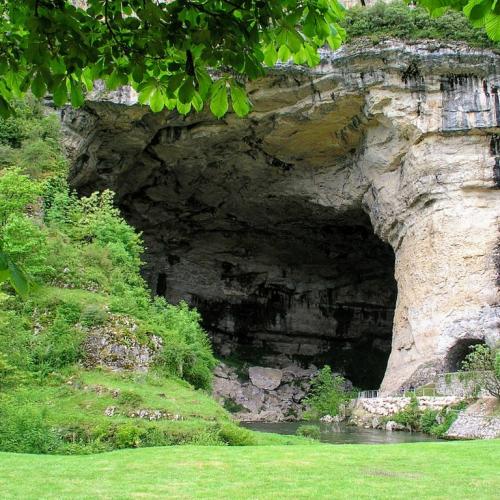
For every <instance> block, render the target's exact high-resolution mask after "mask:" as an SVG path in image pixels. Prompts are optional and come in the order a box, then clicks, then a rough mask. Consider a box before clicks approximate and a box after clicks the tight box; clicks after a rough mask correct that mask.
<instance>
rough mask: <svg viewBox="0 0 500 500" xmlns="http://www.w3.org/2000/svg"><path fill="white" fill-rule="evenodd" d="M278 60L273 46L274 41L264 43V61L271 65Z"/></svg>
mask: <svg viewBox="0 0 500 500" xmlns="http://www.w3.org/2000/svg"><path fill="white" fill-rule="evenodd" d="M277 62H278V51H277V50H276V49H275V47H274V43H270V44H269V45H266V47H265V48H264V63H265V64H266V65H267V66H269V67H272V66H274V65H275V64H276V63H277Z"/></svg>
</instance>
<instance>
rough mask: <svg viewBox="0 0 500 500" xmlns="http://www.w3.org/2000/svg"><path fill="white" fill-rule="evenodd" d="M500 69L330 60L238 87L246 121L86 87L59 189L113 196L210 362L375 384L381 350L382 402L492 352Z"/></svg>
mask: <svg viewBox="0 0 500 500" xmlns="http://www.w3.org/2000/svg"><path fill="white" fill-rule="evenodd" d="M498 68H499V56H497V55H496V54H494V53H492V52H489V51H476V50H472V49H469V48H467V47H465V46H461V45H448V44H436V43H421V44H413V45H405V44H402V43H399V42H391V43H386V44H380V45H379V46H377V47H374V48H367V47H358V48H356V47H350V48H349V47H347V48H343V49H342V50H340V51H338V52H337V53H334V54H332V53H329V52H325V53H324V54H323V58H322V63H321V64H320V65H319V66H318V67H317V68H314V69H312V70H311V69H304V68H297V67H294V66H291V65H284V66H283V67H280V68H276V69H275V70H273V71H272V72H270V75H269V76H268V77H267V78H265V79H262V80H260V81H258V82H253V83H252V84H250V86H249V88H250V95H251V98H252V101H253V103H254V111H253V113H252V114H251V115H250V116H249V117H248V118H247V119H243V120H241V119H238V118H236V117H235V116H234V115H232V114H229V115H227V116H226V117H225V118H224V120H220V121H218V120H215V119H214V118H213V117H212V116H210V115H209V114H195V115H190V116H188V117H182V116H179V115H176V114H175V113H168V112H165V113H160V114H153V113H151V112H150V111H149V110H148V109H147V108H145V107H141V106H139V105H137V104H136V101H135V96H134V94H133V92H132V91H130V89H122V90H121V91H120V92H119V93H113V94H110V95H107V96H106V95H105V94H104V93H103V92H98V93H96V94H95V95H94V96H91V99H90V100H89V102H88V104H87V107H86V109H85V110H84V111H72V110H70V109H68V110H66V112H65V114H64V123H65V125H66V130H67V133H68V135H67V137H68V147H69V150H70V151H71V153H72V156H73V159H74V162H73V165H74V167H73V170H72V175H71V180H72V183H73V185H74V186H75V187H76V188H77V189H79V191H80V192H82V193H86V192H90V191H92V190H94V189H102V188H105V187H109V188H111V189H113V190H115V191H116V192H117V198H118V203H119V205H120V207H121V208H122V210H123V211H124V213H125V215H126V217H127V219H128V220H129V222H131V223H132V224H134V225H135V226H136V227H137V228H138V229H140V230H142V231H143V233H144V238H145V241H146V244H147V247H148V250H147V255H146V260H147V269H146V277H147V279H148V280H149V282H150V284H151V285H152V287H153V289H155V290H157V292H158V293H160V294H162V295H165V296H166V297H167V298H168V299H169V300H172V301H178V300H181V299H184V300H187V301H188V302H190V303H192V304H194V305H197V306H198V307H199V308H200V310H201V311H202V313H203V314H204V316H205V318H206V327H207V328H208V330H209V331H210V332H211V333H212V335H213V337H214V340H215V344H216V346H217V347H218V349H219V351H220V352H222V353H223V354H231V353H233V354H234V353H235V352H236V353H237V354H238V353H239V354H242V355H244V356H250V357H251V356H257V355H258V357H259V358H260V359H259V361H264V362H263V363H262V364H267V365H268V366H286V364H287V363H289V362H290V359H291V358H295V360H298V361H301V362H302V363H304V364H306V365H307V364H308V363H309V362H316V363H317V362H329V363H331V364H332V365H334V366H335V368H336V369H340V370H342V371H344V372H345V373H346V374H347V375H348V377H349V378H350V379H351V380H352V381H353V382H354V383H355V384H356V383H357V384H358V385H362V386H363V387H366V388H370V387H371V388H373V387H376V386H378V385H379V383H380V380H381V375H382V372H384V370H385V365H386V360H387V355H388V354H389V351H390V357H389V361H388V364H387V370H386V371H385V377H384V381H383V383H382V389H383V390H384V391H386V392H391V391H394V390H397V389H398V388H399V387H400V386H403V385H415V384H418V383H420V382H425V381H427V380H429V379H430V378H432V376H433V375H434V374H435V373H437V372H440V371H443V370H447V369H449V367H448V365H449V363H450V361H449V359H448V353H449V352H450V351H451V350H452V349H453V348H454V346H455V345H456V344H457V342H460V341H467V342H470V341H473V340H475V339H477V340H483V341H486V342H488V343H494V342H496V341H498V340H499V321H500V320H499V294H498V279H499V262H500V258H499V251H498V248H499V233H498V223H499V217H500V197H499V195H500V191H499V189H498V188H499V186H500V169H499V163H500V160H499V152H500V146H499V139H498V137H497V133H498V132H499V130H500V129H499V124H500V104H499V100H498V88H499V87H500V77H499V76H498V74H497V73H498ZM394 279H395V281H394ZM396 282H397V284H396ZM396 295H397V299H396ZM374 360H375V361H374ZM370 363H371V365H370ZM258 364H261V363H258Z"/></svg>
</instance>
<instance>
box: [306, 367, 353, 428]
mask: <svg viewBox="0 0 500 500" xmlns="http://www.w3.org/2000/svg"><path fill="white" fill-rule="evenodd" d="M344 388H345V379H344V378H343V377H341V376H338V375H335V376H334V375H333V374H332V370H331V368H330V367H329V366H328V365H326V366H324V367H323V368H322V369H321V370H320V371H319V373H318V374H317V375H316V376H315V377H314V378H313V380H312V381H311V388H310V392H309V394H308V396H307V398H306V400H305V402H306V404H307V405H308V406H309V409H308V411H307V412H306V413H305V414H304V417H305V418H306V419H317V418H321V417H324V416H325V415H331V416H335V415H338V414H339V411H340V408H341V407H342V405H344V404H345V403H347V402H348V401H349V399H350V396H349V394H348V393H347V392H346V391H345V389H344Z"/></svg>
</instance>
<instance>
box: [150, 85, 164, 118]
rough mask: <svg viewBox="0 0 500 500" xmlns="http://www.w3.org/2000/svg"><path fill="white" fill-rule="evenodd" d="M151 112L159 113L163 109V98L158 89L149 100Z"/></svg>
mask: <svg viewBox="0 0 500 500" xmlns="http://www.w3.org/2000/svg"><path fill="white" fill-rule="evenodd" d="M149 106H150V108H151V111H153V112H154V113H159V112H160V111H161V110H162V109H163V108H164V107H165V96H164V95H163V92H162V90H161V89H160V88H155V89H154V91H153V93H152V94H151V97H150V99H149Z"/></svg>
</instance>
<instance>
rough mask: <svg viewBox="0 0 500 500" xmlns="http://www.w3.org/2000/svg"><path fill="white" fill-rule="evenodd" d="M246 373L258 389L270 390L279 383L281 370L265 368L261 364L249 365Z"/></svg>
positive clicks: (281, 374) (281, 376) (281, 375)
mask: <svg viewBox="0 0 500 500" xmlns="http://www.w3.org/2000/svg"><path fill="white" fill-rule="evenodd" d="M248 375H249V377H250V380H251V381H252V384H253V385H254V386H255V387H258V388H259V389H265V390H267V391H272V390H273V389H276V388H277V387H279V385H280V384H281V379H282V378H283V372H282V371H281V370H278V369H276V368H265V367H263V366H251V367H250V368H249V369H248Z"/></svg>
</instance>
